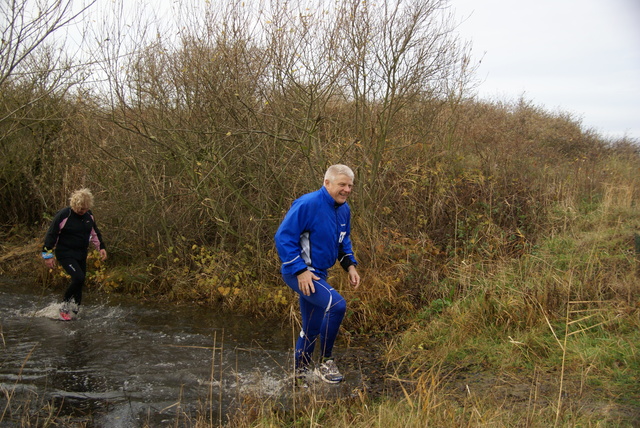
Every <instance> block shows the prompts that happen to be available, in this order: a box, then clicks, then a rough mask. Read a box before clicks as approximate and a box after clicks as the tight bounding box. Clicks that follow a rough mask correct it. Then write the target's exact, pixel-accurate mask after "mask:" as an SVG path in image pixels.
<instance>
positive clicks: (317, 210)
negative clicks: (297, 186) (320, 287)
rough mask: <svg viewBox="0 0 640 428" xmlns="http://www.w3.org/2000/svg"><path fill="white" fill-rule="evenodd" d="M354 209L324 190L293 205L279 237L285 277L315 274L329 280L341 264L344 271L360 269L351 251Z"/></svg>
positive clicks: (282, 225) (317, 191) (301, 198)
mask: <svg viewBox="0 0 640 428" xmlns="http://www.w3.org/2000/svg"><path fill="white" fill-rule="evenodd" d="M350 233H351V209H350V208H349V204H347V203H344V204H337V203H336V201H335V200H334V199H333V198H332V197H331V195H330V194H329V192H328V191H327V189H326V188H325V187H324V186H323V187H321V188H320V189H319V190H316V191H315V192H311V193H307V194H306V195H303V196H301V197H299V198H298V199H296V200H295V201H293V204H291V208H290V209H289V212H287V215H286V216H285V217H284V220H282V223H280V227H279V228H278V231H277V232H276V235H275V241H276V249H277V250H278V255H279V256H280V261H282V268H281V270H282V273H283V274H286V275H298V274H300V273H302V272H303V271H305V270H307V269H308V270H311V271H314V272H316V273H319V274H320V275H322V276H324V277H326V275H327V269H329V268H330V267H331V266H333V265H334V264H335V262H336V260H338V261H339V262H340V265H341V266H342V268H343V269H344V270H347V269H348V268H349V266H351V265H357V264H358V262H357V261H356V259H355V257H354V255H353V250H352V249H351V239H350V238H349V235H350Z"/></svg>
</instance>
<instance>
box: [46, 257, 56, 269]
mask: <svg viewBox="0 0 640 428" xmlns="http://www.w3.org/2000/svg"><path fill="white" fill-rule="evenodd" d="M44 264H45V266H47V267H48V268H49V269H53V268H54V267H55V266H56V259H54V258H53V257H52V258H50V259H44Z"/></svg>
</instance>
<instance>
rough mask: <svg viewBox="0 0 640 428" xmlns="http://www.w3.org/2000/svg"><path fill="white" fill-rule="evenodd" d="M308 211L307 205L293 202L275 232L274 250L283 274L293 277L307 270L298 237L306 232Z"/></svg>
mask: <svg viewBox="0 0 640 428" xmlns="http://www.w3.org/2000/svg"><path fill="white" fill-rule="evenodd" d="M308 211H309V209H308V204H305V203H300V202H299V201H294V203H293V205H292V206H291V208H290V209H289V211H288V212H287V214H286V215H285V217H284V220H282V223H280V227H279V228H278V231H277V232H276V235H275V242H276V250H277V251H278V256H279V257H280V261H281V262H282V273H284V274H288V275H295V274H298V273H300V272H302V271H304V270H306V269H307V264H306V263H305V261H304V259H303V258H302V247H301V246H300V235H302V233H304V232H305V230H307V221H308V219H309V215H308Z"/></svg>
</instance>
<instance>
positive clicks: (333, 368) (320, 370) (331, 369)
mask: <svg viewBox="0 0 640 428" xmlns="http://www.w3.org/2000/svg"><path fill="white" fill-rule="evenodd" d="M315 373H316V375H317V376H318V377H319V378H320V379H322V380H323V381H325V382H327V383H340V382H342V380H343V379H344V376H342V374H341V373H340V370H338V366H337V365H336V363H335V361H333V359H331V360H326V361H323V362H322V364H320V366H319V367H316V369H315Z"/></svg>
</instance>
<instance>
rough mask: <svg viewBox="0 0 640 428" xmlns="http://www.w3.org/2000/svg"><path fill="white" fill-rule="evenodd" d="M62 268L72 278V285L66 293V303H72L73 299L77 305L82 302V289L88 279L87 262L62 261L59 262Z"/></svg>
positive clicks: (75, 260)
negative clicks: (86, 278)
mask: <svg viewBox="0 0 640 428" xmlns="http://www.w3.org/2000/svg"><path fill="white" fill-rule="evenodd" d="M58 263H60V266H62V268H63V269H64V270H65V272H67V273H68V274H69V275H70V276H71V283H70V284H69V287H68V288H67V291H66V292H65V293H64V299H63V300H64V301H65V302H70V301H71V300H72V299H73V301H75V303H76V304H77V305H79V304H80V302H81V301H82V288H83V287H84V280H85V277H86V270H87V260H86V259H84V260H77V259H62V260H58Z"/></svg>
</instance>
